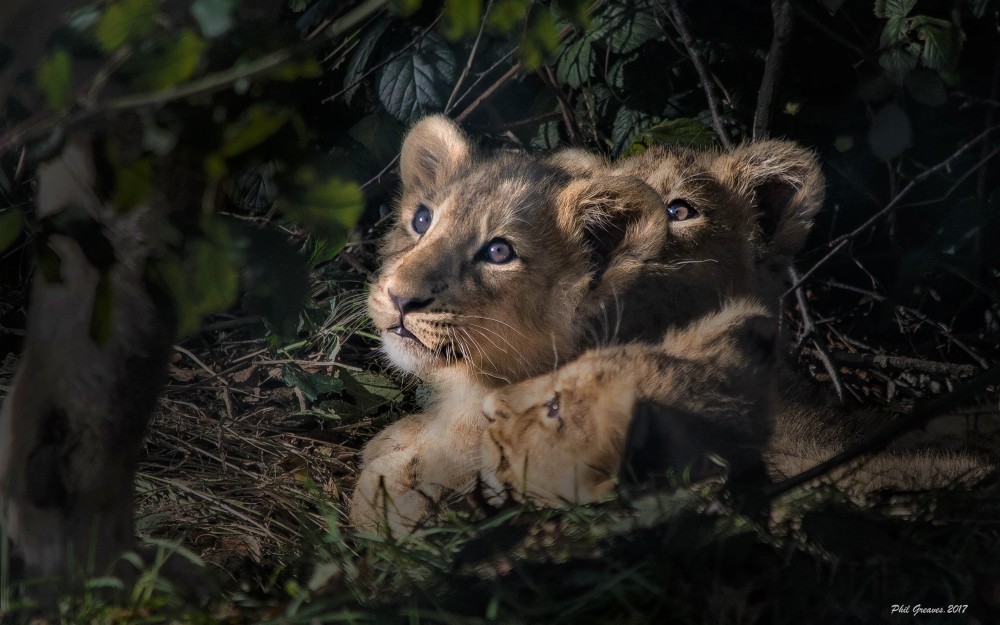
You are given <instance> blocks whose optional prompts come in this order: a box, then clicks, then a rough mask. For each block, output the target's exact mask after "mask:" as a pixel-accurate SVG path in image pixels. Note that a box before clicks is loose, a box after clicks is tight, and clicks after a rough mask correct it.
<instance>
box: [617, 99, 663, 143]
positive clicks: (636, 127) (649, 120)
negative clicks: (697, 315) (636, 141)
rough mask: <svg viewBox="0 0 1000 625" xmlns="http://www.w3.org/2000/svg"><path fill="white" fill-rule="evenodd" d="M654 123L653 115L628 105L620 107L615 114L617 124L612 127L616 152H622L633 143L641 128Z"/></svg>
mask: <svg viewBox="0 0 1000 625" xmlns="http://www.w3.org/2000/svg"><path fill="white" fill-rule="evenodd" d="M653 123H654V122H653V117H652V116H651V115H648V114H646V113H642V112H640V111H634V110H632V109H630V108H628V107H626V106H623V107H621V108H619V109H618V113H617V114H615V124H614V126H613V127H612V129H611V144H612V148H613V149H614V152H615V153H616V154H620V153H621V152H622V151H623V150H625V149H626V148H628V147H629V146H630V145H631V144H632V139H633V138H634V137H635V136H636V135H637V134H639V131H640V129H642V128H645V127H648V126H652V125H653Z"/></svg>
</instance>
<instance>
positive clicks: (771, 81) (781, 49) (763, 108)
mask: <svg viewBox="0 0 1000 625" xmlns="http://www.w3.org/2000/svg"><path fill="white" fill-rule="evenodd" d="M771 15H772V16H773V19H774V35H773V36H772V37H771V49H770V50H768V52H767V61H765V63H764V77H763V78H762V79H761V81H760V91H758V92H757V112H756V113H755V114H754V118H753V137H754V139H763V138H765V137H767V135H768V131H769V127H770V125H771V111H772V109H773V108H774V106H773V105H774V92H775V89H776V87H777V85H778V79H779V78H780V77H781V71H782V69H783V66H784V64H785V49H786V48H787V47H788V42H789V41H790V40H791V38H792V22H793V20H792V5H791V3H790V2H789V1H788V0H771Z"/></svg>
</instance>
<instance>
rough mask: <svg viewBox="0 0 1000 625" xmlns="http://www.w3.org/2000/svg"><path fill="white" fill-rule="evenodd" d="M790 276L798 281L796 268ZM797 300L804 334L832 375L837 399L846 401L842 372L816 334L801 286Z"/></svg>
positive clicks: (792, 268)
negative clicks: (841, 377)
mask: <svg viewBox="0 0 1000 625" xmlns="http://www.w3.org/2000/svg"><path fill="white" fill-rule="evenodd" d="M788 275H789V276H790V277H791V278H792V282H796V281H797V280H798V274H797V273H796V271H795V267H789V268H788ZM795 298H796V299H797V300H798V302H799V314H800V315H802V334H803V336H807V337H809V338H810V339H811V340H812V344H813V346H814V347H815V348H816V354H817V356H818V357H819V359H820V361H821V362H822V363H823V367H824V368H825V369H826V372H827V373H828V374H829V375H830V381H831V382H833V389H834V390H835V391H836V392H837V399H839V400H840V401H844V384H843V382H841V380H840V372H839V371H837V367H836V365H834V364H833V360H832V359H831V358H830V353H829V352H828V351H827V350H826V346H825V345H823V343H822V341H820V340H819V335H818V333H817V332H816V324H814V323H813V320H812V315H811V314H809V302H808V301H807V300H806V295H805V293H804V291H803V289H802V287H801V286H800V287H799V288H797V289H795Z"/></svg>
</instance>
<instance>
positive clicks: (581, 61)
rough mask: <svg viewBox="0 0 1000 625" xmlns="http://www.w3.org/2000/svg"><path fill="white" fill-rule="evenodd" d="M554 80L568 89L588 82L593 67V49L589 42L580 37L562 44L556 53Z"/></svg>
mask: <svg viewBox="0 0 1000 625" xmlns="http://www.w3.org/2000/svg"><path fill="white" fill-rule="evenodd" d="M556 56H557V57H558V58H559V61H558V62H557V63H556V79H557V80H559V82H561V83H563V84H565V85H569V86H570V87H579V86H580V85H582V84H583V83H585V82H587V81H588V80H590V76H591V73H592V71H593V65H594V49H593V46H592V45H591V44H590V40H589V39H588V38H586V37H580V38H578V39H576V40H575V41H572V42H570V43H565V42H564V43H563V44H562V45H561V46H560V48H559V50H558V51H557V52H556Z"/></svg>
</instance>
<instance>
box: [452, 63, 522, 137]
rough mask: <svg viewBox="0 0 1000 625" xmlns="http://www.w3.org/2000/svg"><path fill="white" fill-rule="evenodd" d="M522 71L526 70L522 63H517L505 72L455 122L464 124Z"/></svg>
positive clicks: (457, 116) (456, 117)
mask: <svg viewBox="0 0 1000 625" xmlns="http://www.w3.org/2000/svg"><path fill="white" fill-rule="evenodd" d="M522 69H524V66H523V65H521V63H520V62H518V63H515V64H514V66H513V67H511V68H510V69H508V70H507V71H506V72H504V75H503V76H501V77H500V78H498V79H497V81H496V82H494V83H493V84H492V85H490V86H489V88H488V89H486V91H484V92H482V93H481V94H480V95H479V97H478V98H476V99H475V100H473V101H472V103H471V104H469V106H467V107H465V110H463V111H462V112H461V113H459V114H458V115H456V116H455V121H456V122H458V123H462V122H463V121H465V119H466V118H467V117H468V116H469V115H472V113H473V111H475V110H476V109H477V108H479V106H480V105H481V104H482V103H483V102H485V101H486V100H488V99H490V98H491V97H493V94H495V93H496V92H497V91H499V90H500V89H503V88H504V87H506V86H507V83H509V82H510V81H511V80H513V79H514V78H516V77H517V76H518V75H519V74H520V73H521V70H522Z"/></svg>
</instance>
